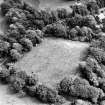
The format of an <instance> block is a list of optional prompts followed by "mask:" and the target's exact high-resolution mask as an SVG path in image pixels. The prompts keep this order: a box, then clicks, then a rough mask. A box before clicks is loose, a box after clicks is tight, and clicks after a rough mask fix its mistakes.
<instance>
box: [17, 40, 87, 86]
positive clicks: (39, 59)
mask: <svg viewBox="0 0 105 105" xmlns="http://www.w3.org/2000/svg"><path fill="white" fill-rule="evenodd" d="M87 47H88V44H86V43H80V42H72V41H66V40H62V39H50V38H49V39H44V41H43V43H42V44H40V45H38V46H37V47H35V48H34V49H33V50H32V51H31V52H29V53H28V54H26V55H25V56H24V58H23V59H22V60H21V61H19V62H17V63H16V66H17V67H20V68H21V69H22V70H25V71H26V72H28V73H30V72H35V73H37V74H38V76H39V79H40V82H43V83H46V84H48V85H55V83H57V82H58V81H59V80H61V79H62V78H63V77H64V76H67V75H69V74H75V73H76V72H77V71H76V67H77V66H78V63H79V62H80V59H81V57H82V55H83V52H84V51H85V50H86V48H87Z"/></svg>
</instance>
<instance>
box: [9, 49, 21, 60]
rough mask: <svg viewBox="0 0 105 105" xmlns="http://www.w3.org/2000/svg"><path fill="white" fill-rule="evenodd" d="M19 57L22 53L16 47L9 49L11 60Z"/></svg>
mask: <svg viewBox="0 0 105 105" xmlns="http://www.w3.org/2000/svg"><path fill="white" fill-rule="evenodd" d="M21 58H22V55H21V54H20V53H19V52H18V51H17V50H16V49H11V50H10V59H11V61H18V60H20V59H21Z"/></svg>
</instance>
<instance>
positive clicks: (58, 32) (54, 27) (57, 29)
mask: <svg viewBox="0 0 105 105" xmlns="http://www.w3.org/2000/svg"><path fill="white" fill-rule="evenodd" d="M44 33H45V34H46V35H47V36H48V37H49V36H51V37H61V38H67V28H66V26H65V25H63V24H62V23H60V22H56V23H53V24H50V25H47V26H46V27H45V28H44Z"/></svg>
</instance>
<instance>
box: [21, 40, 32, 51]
mask: <svg viewBox="0 0 105 105" xmlns="http://www.w3.org/2000/svg"><path fill="white" fill-rule="evenodd" d="M20 43H21V45H22V46H23V48H24V49H23V50H24V51H25V52H28V51H31V50H32V48H33V44H32V42H31V40H29V39H28V38H22V39H21V40H20Z"/></svg>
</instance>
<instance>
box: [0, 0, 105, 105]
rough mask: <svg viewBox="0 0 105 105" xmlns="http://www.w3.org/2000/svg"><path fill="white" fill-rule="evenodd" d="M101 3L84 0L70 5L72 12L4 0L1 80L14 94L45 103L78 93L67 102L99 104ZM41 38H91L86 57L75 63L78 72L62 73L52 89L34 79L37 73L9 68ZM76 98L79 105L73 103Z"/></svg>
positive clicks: (104, 41) (104, 91) (103, 60)
mask: <svg viewBox="0 0 105 105" xmlns="http://www.w3.org/2000/svg"><path fill="white" fill-rule="evenodd" d="M104 6H105V1H104V0H96V1H94V0H89V1H86V2H85V3H82V5H76V4H74V5H72V6H70V8H71V9H72V12H68V11H67V10H66V9H65V8H61V9H57V10H46V9H45V10H40V9H38V10H36V9H34V8H32V7H31V6H30V5H28V4H27V3H26V2H23V1H22V0H4V2H3V3H2V4H1V12H2V15H3V16H4V17H5V21H6V24H7V26H8V28H7V31H6V32H4V34H1V35H0V57H1V58H3V59H4V60H3V65H2V67H1V70H0V81H1V82H2V83H5V84H8V85H9V88H10V90H11V91H13V92H14V93H19V94H20V95H22V96H24V95H25V94H27V95H29V96H31V97H35V98H37V99H39V100H40V101H42V102H44V103H52V104H57V105H61V104H63V103H64V102H65V99H64V97H63V96H64V95H65V94H66V95H68V96H73V97H77V100H76V101H73V102H72V103H71V105H100V103H101V102H102V101H103V100H104V99H105V34H104V32H105V23H104V20H103V21H102V22H101V21H99V20H97V18H96V15H97V16H98V14H99V9H100V8H101V7H104ZM46 37H56V38H64V39H66V40H73V41H80V42H87V43H90V47H89V48H88V50H87V52H88V53H87V55H86V58H85V59H84V60H83V61H82V62H81V63H80V65H79V67H78V70H79V71H80V74H81V75H80V77H79V76H78V77H77V76H70V77H69V78H68V77H65V78H63V79H62V81H60V83H58V85H57V87H56V89H55V90H54V89H51V88H49V87H47V86H46V85H44V84H41V83H39V81H38V77H37V74H34V73H32V74H27V73H26V72H25V71H18V70H17V68H15V67H14V63H15V62H17V61H19V60H21V58H22V57H23V56H24V55H25V54H26V53H28V52H30V51H31V50H32V49H33V47H35V46H36V45H38V44H40V43H41V42H42V41H43V39H44V38H46ZM78 99H82V103H84V104H78V103H79V100H78ZM85 100H87V101H89V102H90V103H89V104H86V103H85Z"/></svg>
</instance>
